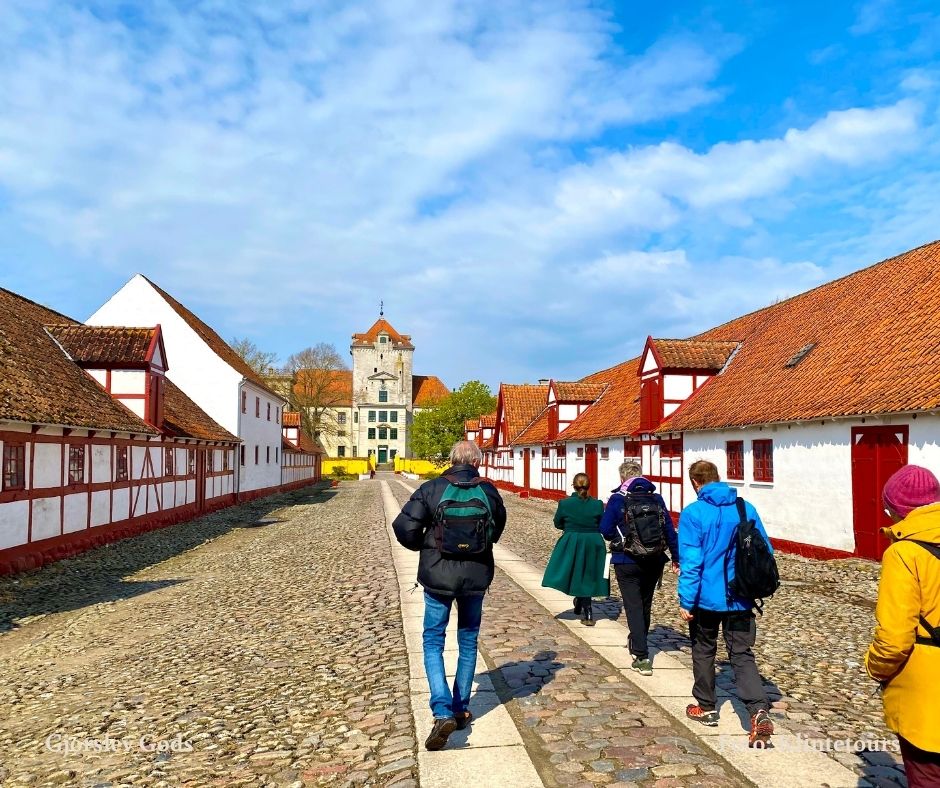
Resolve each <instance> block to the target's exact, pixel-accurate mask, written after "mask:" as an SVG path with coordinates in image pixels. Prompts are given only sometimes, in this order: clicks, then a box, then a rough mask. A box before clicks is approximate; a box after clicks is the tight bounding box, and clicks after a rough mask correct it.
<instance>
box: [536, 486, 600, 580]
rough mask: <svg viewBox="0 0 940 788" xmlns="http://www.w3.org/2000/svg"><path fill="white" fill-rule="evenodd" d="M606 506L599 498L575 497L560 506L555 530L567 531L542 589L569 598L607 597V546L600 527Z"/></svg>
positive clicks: (556, 548)
mask: <svg viewBox="0 0 940 788" xmlns="http://www.w3.org/2000/svg"><path fill="white" fill-rule="evenodd" d="M603 514H604V504H602V503H601V502H600V501H599V500H597V498H586V499H584V500H582V499H581V498H579V497H578V496H577V495H576V494H572V495H571V497H569V498H563V499H562V500H560V501H559V502H558V511H556V512H555V527H556V528H559V529H561V530H562V531H564V533H563V534H562V536H561V539H559V540H558V543H557V544H556V545H555V549H554V550H552V556H551V558H549V559H548V566H546V567H545V577H543V578H542V585H543V586H546V587H548V588H557V589H558V590H559V591H561V592H563V593H565V594H568V595H569V596H607V595H608V594H609V593H610V581H609V580H608V579H607V578H606V577H604V562H605V561H606V560H607V543H606V542H605V541H604V537H603V536H601V533H600V529H599V525H600V521H601V517H602V516H603Z"/></svg>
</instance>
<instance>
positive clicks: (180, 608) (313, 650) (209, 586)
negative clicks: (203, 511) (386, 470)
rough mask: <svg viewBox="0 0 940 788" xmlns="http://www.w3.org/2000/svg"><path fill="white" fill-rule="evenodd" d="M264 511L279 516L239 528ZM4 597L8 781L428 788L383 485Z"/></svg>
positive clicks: (109, 553)
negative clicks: (420, 782) (420, 780)
mask: <svg viewBox="0 0 940 788" xmlns="http://www.w3.org/2000/svg"><path fill="white" fill-rule="evenodd" d="M261 516H267V517H273V518H276V519H277V520H279V522H275V523H273V524H270V525H266V526H264V527H253V528H248V527H239V526H243V525H244V524H246V523H250V522H253V521H255V520H257V519H258V518H259V517H261ZM369 534H372V535H374V538H369ZM0 609H2V610H3V614H2V618H0V627H3V628H5V629H6V630H8V631H6V632H4V633H2V634H0V784H2V785H4V786H20V785H50V784H62V785H69V786H72V785H76V786H78V785H83V786H102V788H104V786H119V785H121V786H123V785H135V786H137V785H141V786H144V785H147V786H170V785H174V786H175V785H191V786H211V785H246V786H247V785H252V786H262V785H264V786H274V785H277V786H280V785H292V786H304V785H318V784H335V785H342V784H347V785H353V784H368V785H395V784H397V785H399V786H401V787H402V788H403V787H404V786H409V785H414V783H413V779H414V778H415V777H416V773H415V745H416V742H415V740H414V731H413V724H412V717H411V710H410V705H409V699H408V675H409V674H408V663H407V655H406V650H405V643H404V637H403V635H402V627H401V619H400V614H399V607H398V586H397V581H396V578H395V573H394V569H393V568H392V565H391V562H390V560H389V547H388V541H387V539H386V536H385V531H384V518H383V512H382V508H381V502H380V499H379V497H378V495H377V486H375V485H369V484H359V483H355V482H353V483H348V484H344V485H341V487H340V488H339V489H338V490H335V491H334V490H320V491H311V490H309V489H308V490H306V491H297V492H294V493H289V494H285V495H280V496H276V497H272V498H267V499H264V500H262V501H257V502H253V503H251V504H247V505H244V506H241V507H237V508H233V509H229V510H225V511H223V512H219V513H216V514H214V515H211V516H209V517H205V518H202V519H200V520H198V521H195V522H191V523H187V524H181V525H178V526H175V527H172V528H167V529H163V530H160V531H154V532H151V533H148V534H145V535H143V536H141V537H138V538H136V539H129V540H125V541H123V542H120V543H117V544H114V545H111V546H109V547H105V548H101V549H99V550H97V551H94V552H93V553H89V554H86V555H84V556H80V557H78V558H76V559H74V560H71V561H66V562H61V563H60V564H58V565H54V566H50V567H46V568H45V569H42V570H40V571H38V572H35V573H31V574H29V575H25V576H21V577H20V578H18V579H9V578H3V579H0ZM142 737H143V742H142V741H141V740H142ZM86 740H89V741H88V742H87V743H86ZM161 742H163V744H160V743H161ZM95 743H97V744H95ZM141 743H143V746H141ZM69 746H71V747H72V748H74V749H82V750H83V751H82V752H73V753H69V752H62V751H61V750H63V749H64V748H66V747H69ZM95 746H97V747H100V748H101V749H102V751H98V752H96V751H93V750H92V749H91V748H92V747H95ZM125 747H126V748H127V749H126V751H125V749H124V748H125ZM181 747H182V749H184V750H189V749H190V748H191V751H179V749H180V748H181ZM109 750H110V751H109Z"/></svg>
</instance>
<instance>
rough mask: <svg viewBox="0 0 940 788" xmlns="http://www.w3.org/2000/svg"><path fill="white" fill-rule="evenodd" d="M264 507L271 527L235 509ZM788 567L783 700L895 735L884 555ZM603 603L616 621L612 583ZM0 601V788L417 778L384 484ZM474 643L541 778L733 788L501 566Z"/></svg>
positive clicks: (221, 522) (768, 631)
mask: <svg viewBox="0 0 940 788" xmlns="http://www.w3.org/2000/svg"><path fill="white" fill-rule="evenodd" d="M391 488H392V490H393V493H394V495H395V497H396V498H397V499H398V501H399V502H402V501H403V500H404V499H405V498H406V497H407V494H408V493H407V491H406V490H405V489H404V488H403V487H401V485H399V484H396V483H394V482H393V483H392V484H391ZM505 498H506V500H507V507H508V510H509V524H508V526H507V529H506V532H505V536H504V541H505V544H506V546H507V547H509V548H510V549H512V550H513V551H515V552H517V553H518V554H520V555H521V556H522V557H524V558H525V559H526V560H527V561H529V562H531V563H532V564H534V565H537V566H540V567H542V566H544V563H545V560H546V559H547V556H548V554H549V552H550V550H551V547H552V545H553V543H554V541H555V538H556V536H557V532H556V531H555V530H554V529H553V528H552V525H551V513H552V512H553V511H554V504H550V503H548V502H544V501H532V500H524V501H523V500H520V499H518V498H517V497H515V496H511V495H507V496H505ZM260 518H265V519H268V518H270V519H272V520H275V522H272V523H270V524H266V525H263V526H261V527H248V526H249V525H251V524H254V523H256V522H257V521H258V520H259V519H260ZM781 568H782V571H783V576H784V579H785V581H786V587H785V588H784V589H782V590H781V593H780V594H778V596H777V598H775V599H774V600H772V601H771V602H770V603H768V606H767V612H766V614H765V616H764V618H763V619H762V620H761V622H760V635H759V643H758V660H759V666H760V667H761V669H762V672H763V674H764V676H765V678H766V679H767V682H768V684H769V685H770V686H771V687H772V690H773V692H774V697H779V700H778V701H777V714H778V715H780V716H781V717H786V718H787V724H788V725H789V726H790V727H791V729H793V730H794V731H805V732H806V733H807V734H808V735H813V736H818V737H822V738H825V737H829V738H832V739H849V740H856V739H862V738H868V739H872V740H876V739H882V738H888V734H887V732H886V731H885V730H884V728H883V726H882V724H881V713H880V701H879V699H878V698H877V697H876V696H873V695H872V683H871V682H870V681H869V680H868V679H867V678H866V677H865V676H864V672H863V670H862V668H861V665H860V663H861V655H862V653H863V652H864V648H865V646H866V645H867V642H868V637H869V634H870V629H871V625H872V623H873V606H874V599H875V594H876V590H877V576H878V567H877V566H875V565H873V564H870V563H867V562H861V561H842V562H833V563H825V564H818V563H812V562H807V561H803V560H799V559H792V558H784V559H783V560H782V562H781ZM674 590H675V589H674V579H673V578H672V577H671V576H669V575H667V576H666V579H665V582H664V588H663V591H662V592H661V593H659V594H658V595H657V601H656V609H655V613H654V616H655V619H654V620H655V622H656V623H658V624H659V625H660V627H659V629H657V632H656V636H655V637H656V640H655V641H654V642H656V643H657V644H658V645H659V646H660V647H661V648H663V649H665V650H670V651H673V652H677V653H680V654H682V652H683V651H687V650H688V645H687V640H686V638H685V636H684V634H683V630H682V628H681V627H680V625H679V622H678V620H677V616H676V608H675V602H674ZM614 591H616V588H614ZM604 609H605V612H606V613H607V614H608V615H610V616H618V615H619V602H618V600H617V599H616V598H615V597H614V598H612V600H611V601H609V602H607V603H605V605H604ZM0 610H2V611H3V613H2V615H0V784H2V785H4V786H19V785H37V786H38V785H48V784H62V785H83V786H119V785H150V786H162V785H167V786H169V785H193V786H202V785H254V786H262V785H270V786H275V785H278V786H280V785H296V786H303V785H320V784H335V785H344V784H348V785H362V784H365V785H398V786H399V788H405V786H410V785H413V784H414V781H416V780H417V779H418V774H417V768H416V754H417V749H416V748H417V746H418V744H419V743H418V742H416V740H415V733H414V725H413V719H412V714H411V708H410V703H409V667H408V660H407V652H406V646H405V641H404V636H403V634H402V625H401V618H400V613H399V607H398V581H397V579H396V576H395V571H394V568H393V565H392V563H391V560H390V548H389V544H388V540H387V537H386V534H385V528H384V518H383V511H382V504H381V499H380V495H379V486H378V481H376V482H349V483H344V484H342V485H340V487H339V488H336V489H332V490H331V489H319V490H306V491H299V492H295V493H291V494H285V495H281V496H276V497H273V498H268V499H265V500H263V501H258V502H254V503H252V504H248V505H244V506H241V507H237V508H234V509H231V510H226V511H223V512H219V513H216V514H214V515H212V516H210V517H206V518H203V519H201V520H198V521H195V522H192V523H188V524H181V525H179V526H174V527H173V528H169V529H165V530H162V531H156V532H152V533H149V534H145V535H143V536H141V537H138V538H136V539H133V540H126V541H124V542H120V543H117V544H115V545H111V546H109V547H106V548H102V549H100V550H97V551H95V552H93V553H89V554H86V555H84V556H81V557H78V558H77V559H74V560H71V561H66V562H61V563H60V564H58V565H53V566H50V567H46V568H45V569H43V570H40V571H38V572H35V573H31V574H29V575H24V576H20V577H19V578H13V579H11V578H3V579H0ZM480 650H481V653H482V655H483V658H484V660H485V664H482V665H478V673H483V672H487V673H488V674H489V675H490V676H491V678H492V679H493V684H494V686H495V688H496V690H497V692H498V694H499V697H500V699H501V700H502V701H503V703H504V704H505V705H506V707H507V708H508V710H509V712H510V714H511V716H512V718H513V720H514V721H515V723H516V725H517V726H518V728H519V730H520V732H521V734H522V737H523V741H524V743H525V745H526V750H527V751H528V753H529V756H530V757H531V758H532V761H533V763H534V765H535V766H536V768H537V770H538V772H539V775H540V777H541V779H542V780H543V781H544V782H545V784H546V785H584V786H587V785H604V784H610V785H620V786H623V785H656V786H663V787H665V786H693V785H703V786H704V785H709V786H721V785H742V784H746V782H745V781H743V780H742V778H740V777H739V776H738V775H737V773H736V772H735V771H734V769H733V768H731V767H730V766H729V765H728V764H727V763H726V762H724V761H722V760H721V759H720V758H718V757H717V756H716V755H714V753H712V752H710V751H708V750H706V749H704V748H703V747H701V746H700V745H699V743H698V742H697V741H696V737H695V736H692V735H690V734H689V732H688V730H686V729H685V728H683V727H681V726H678V725H676V724H675V723H674V722H673V721H672V720H671V719H669V718H668V717H667V716H666V715H665V714H664V713H663V712H662V711H661V710H660V709H659V708H658V707H657V706H655V705H654V704H653V703H652V702H650V701H649V699H647V698H646V697H645V696H644V695H642V693H640V692H638V691H637V690H636V688H635V687H634V686H633V685H630V684H626V683H624V682H623V680H622V677H621V676H620V675H619V672H618V671H617V670H616V669H615V668H613V667H612V666H611V665H610V664H609V663H607V662H606V661H605V660H604V659H602V658H601V657H600V656H598V655H597V654H596V653H595V652H594V651H592V650H591V649H589V648H587V647H585V646H584V644H583V643H581V642H580V641H579V640H578V639H577V638H574V637H572V636H571V634H570V633H569V632H568V630H567V629H566V628H565V627H563V626H562V625H561V624H560V623H559V622H558V621H556V620H554V618H553V617H552V616H551V615H549V614H548V613H546V611H545V610H544V609H543V608H541V607H539V606H538V605H537V604H535V603H534V601H533V600H532V598H531V597H530V596H529V595H528V594H527V592H525V591H524V590H523V589H521V588H520V587H519V586H517V585H515V584H514V583H513V582H512V581H511V580H509V578H508V577H507V576H506V575H505V574H503V573H502V572H499V571H498V572H497V577H496V581H495V583H494V587H493V589H492V594H491V595H490V597H488V600H487V606H486V612H485V615H484V626H483V630H482V633H481V641H480ZM686 656H687V655H686ZM680 658H681V657H680ZM721 680H722V681H724V680H726V677H724V676H723V677H722V679H721ZM85 740H91V741H95V742H102V743H104V744H105V745H106V746H105V751H102V752H96V751H92V750H91V749H90V748H88V747H81V746H80V745H81V744H82V742H84V741H85ZM111 742H113V743H114V744H109V743H111ZM141 742H143V746H141ZM161 742H162V743H163V744H159V743H161ZM174 743H176V744H174ZM125 747H126V750H125ZM69 748H71V749H73V750H77V749H82V750H83V751H81V752H69V751H67V750H68V749H69ZM180 749H182V750H184V751H179V750H180ZM834 757H836V758H838V759H840V760H841V761H842V762H843V763H845V764H846V765H849V766H851V767H852V768H855V769H856V770H857V771H858V772H859V774H860V775H864V776H865V778H866V779H867V780H869V781H870V783H872V784H879V783H884V784H891V785H896V784H898V782H902V784H903V777H901V774H900V772H899V771H898V769H897V767H896V766H895V765H894V758H892V757H890V756H888V755H886V754H884V753H865V754H863V755H862V756H858V755H854V754H851V755H850V754H841V753H840V754H836V755H834Z"/></svg>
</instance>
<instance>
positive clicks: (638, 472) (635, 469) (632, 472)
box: [618, 460, 643, 481]
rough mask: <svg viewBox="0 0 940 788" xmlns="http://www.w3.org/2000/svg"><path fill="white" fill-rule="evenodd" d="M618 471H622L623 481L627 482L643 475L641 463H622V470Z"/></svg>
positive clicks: (621, 477) (621, 478)
mask: <svg viewBox="0 0 940 788" xmlns="http://www.w3.org/2000/svg"><path fill="white" fill-rule="evenodd" d="M618 470H619V471H620V480H621V481H626V480H627V479H629V478H631V477H633V476H642V475H643V469H642V468H641V467H640V463H638V462H631V461H629V460H628V461H627V462H623V463H621V464H620V468H619V469H618Z"/></svg>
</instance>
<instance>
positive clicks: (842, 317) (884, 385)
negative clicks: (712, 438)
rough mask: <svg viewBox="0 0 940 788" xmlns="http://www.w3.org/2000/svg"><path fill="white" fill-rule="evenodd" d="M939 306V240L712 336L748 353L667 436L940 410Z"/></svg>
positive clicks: (688, 406)
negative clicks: (796, 360)
mask: <svg viewBox="0 0 940 788" xmlns="http://www.w3.org/2000/svg"><path fill="white" fill-rule="evenodd" d="M938 304H940V241H935V242H933V243H930V244H927V245H925V246H921V247H919V248H917V249H913V250H911V251H909V252H905V253H904V254H902V255H899V256H897V257H893V258H890V259H888V260H884V261H882V262H881V263H878V264H876V265H873V266H871V267H869V268H865V269H863V270H861V271H858V272H856V273H854V274H850V275H849V276H846V277H843V278H841V279H837V280H835V281H834V282H829V283H828V284H824V285H821V286H820V287H817V288H815V289H813V290H810V291H808V292H806V293H802V294H801V295H797V296H794V297H793V298H790V299H787V300H786V301H781V302H779V303H777V304H773V305H771V306H769V307H766V308H765V309H761V310H759V311H757V312H752V313H750V314H747V315H744V316H742V317H740V318H738V319H736V320H732V321H731V322H729V323H725V324H724V325H721V326H718V327H716V328H713V329H711V330H709V331H706V332H704V333H703V334H701V335H699V336H698V337H695V338H696V339H707V340H716V339H723V340H728V341H731V340H740V341H741V342H742V345H741V348H740V350H738V352H737V353H736V354H735V356H734V358H733V359H732V360H731V363H730V364H729V365H728V367H727V369H726V370H725V371H724V372H723V373H722V374H721V375H717V376H715V377H714V378H712V379H711V380H710V381H709V382H708V383H707V384H706V385H705V386H704V387H703V388H702V389H701V390H700V391H699V392H698V393H697V394H696V395H695V396H694V397H692V398H690V399H689V400H688V401H687V402H686V403H685V404H684V405H683V406H682V407H681V408H680V409H679V410H678V411H676V413H675V414H674V415H673V416H672V417H671V418H670V419H669V420H668V421H667V422H666V423H665V424H664V425H663V430H675V431H678V430H703V429H720V428H723V427H731V426H744V425H749V424H765V423H773V422H785V421H806V420H811V419H818V418H825V417H832V416H851V415H868V414H878V413H898V412H909V411H921V410H933V409H936V408H940V372H938V371H937V363H936V362H937V361H938V360H940V357H938V347H940V321H938V317H940V307H938ZM812 343H815V347H814V348H813V349H812V351H811V352H809V353H808V354H807V355H806V356H805V357H804V358H803V359H802V360H801V361H799V363H797V364H796V365H795V366H792V367H788V366H787V363H788V362H789V361H791V359H794V356H795V355H796V354H797V353H798V352H799V351H800V350H801V349H803V348H805V347H806V346H807V345H810V344H812Z"/></svg>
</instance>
